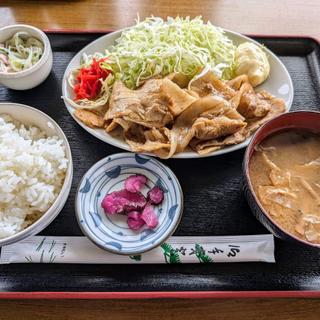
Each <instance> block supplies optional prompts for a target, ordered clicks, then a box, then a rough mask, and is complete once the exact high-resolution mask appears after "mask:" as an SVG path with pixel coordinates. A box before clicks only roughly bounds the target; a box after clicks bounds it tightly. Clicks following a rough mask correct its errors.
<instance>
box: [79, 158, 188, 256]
mask: <svg viewBox="0 0 320 320" xmlns="http://www.w3.org/2000/svg"><path fill="white" fill-rule="evenodd" d="M133 174H144V175H145V176H146V177H147V178H148V185H147V186H146V187H145V188H144V189H142V193H143V194H144V195H146V194H147V192H148V190H150V189H151V188H152V187H153V186H155V185H157V186H159V187H161V188H162V189H163V190H164V191H165V194H164V201H163V203H162V204H161V205H159V206H156V207H154V209H155V212H156V214H157V216H158V219H159V225H158V226H157V227H156V228H155V229H154V230H150V229H146V228H145V229H143V228H142V229H141V230H140V231H139V232H136V231H133V230H130V229H129V228H128V226H127V222H126V217H125V216H121V215H106V214H105V213H104V211H103V209H102V208H101V201H102V199H103V197H104V196H105V195H106V194H107V193H110V192H113V191H115V190H119V189H122V188H123V187H124V181H125V179H126V178H127V177H128V176H130V175H133ZM182 209H183V196H182V190H181V187H180V184H179V182H178V180H177V178H176V176H175V175H174V174H173V172H172V171H171V170H170V169H169V168H168V167H166V166H165V165H163V164H162V163H161V162H159V161H158V160H156V159H154V158H152V157H147V156H145V155H143V156H140V155H137V154H133V153H119V154H114V155H111V156H108V157H107V158H105V159H102V160H100V161H99V162H97V163H96V164H95V165H94V166H93V167H92V168H91V169H89V171H88V172H87V173H86V174H85V175H84V177H83V178H82V181H81V183H80V186H79V191H78V193H77V196H76V213H77V218H78V220H79V221H81V223H80V227H81V229H82V230H83V232H84V233H85V234H86V235H87V236H88V237H89V238H90V239H91V240H92V241H93V242H95V243H96V244H97V245H99V246H100V247H102V248H104V249H106V250H109V251H112V252H115V253H120V254H128V255H132V254H139V253H142V252H145V251H148V250H151V249H152V248H154V247H155V246H157V245H160V244H161V243H162V242H163V241H164V240H165V239H167V238H168V237H169V236H170V235H171V234H172V233H173V232H174V230H175V228H176V227H177V225H178V223H179V221H180V217H181V214H182Z"/></svg>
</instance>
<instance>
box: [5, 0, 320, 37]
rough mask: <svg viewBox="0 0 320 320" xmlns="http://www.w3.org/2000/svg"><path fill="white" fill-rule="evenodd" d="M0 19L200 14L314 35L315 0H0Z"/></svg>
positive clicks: (117, 22) (43, 23)
mask: <svg viewBox="0 0 320 320" xmlns="http://www.w3.org/2000/svg"><path fill="white" fill-rule="evenodd" d="M0 6H1V9H0V17H1V19H0V25H8V24H12V23H28V24H33V25H35V26H38V27H41V28H50V29H75V30H93V29H100V30H101V29H103V30H116V29H119V28H122V27H124V26H129V25H131V24H133V22H134V19H135V18H136V17H137V14H138V13H139V15H140V17H141V18H143V17H145V16H149V15H151V14H153V15H156V16H162V17H166V16H168V15H170V16H176V15H181V16H186V15H189V16H191V17H194V16H197V15H202V16H203V18H204V19H209V20H210V21H211V22H212V23H214V24H216V25H219V26H221V27H225V28H227V29H231V30H236V31H238V32H241V33H246V34H267V35H270V34H280V35H283V34H285V35H309V36H312V37H317V38H320V27H319V13H320V1H319V0H303V1H301V0H281V1H279V0H268V1H259V0H215V1H213V0H202V1H201V0H197V1H195V0H191V1H186V0H175V1H172V0H159V1H156V0H155V1H152V0H108V1H106V0H91V1H90V0H89V1H85V0H69V1H54V0H51V1H17V0H9V1H6V0H2V1H0Z"/></svg>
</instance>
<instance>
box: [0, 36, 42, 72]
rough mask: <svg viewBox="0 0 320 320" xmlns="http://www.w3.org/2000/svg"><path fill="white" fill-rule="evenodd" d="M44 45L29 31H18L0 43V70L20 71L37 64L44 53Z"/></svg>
mask: <svg viewBox="0 0 320 320" xmlns="http://www.w3.org/2000/svg"><path fill="white" fill-rule="evenodd" d="M43 49H44V45H43V43H42V42H41V41H40V40H38V39H37V38H35V37H33V36H31V34H29V33H28V32H24V31H21V32H17V33H15V34H14V35H13V37H12V38H10V39H9V40H7V41H5V43H3V44H0V71H1V72H8V73H9V72H19V71H22V70H26V69H29V68H30V67H32V66H33V65H34V64H36V63H37V62H38V61H39V60H40V58H41V57H42V54H43Z"/></svg>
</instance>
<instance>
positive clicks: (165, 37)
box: [71, 17, 236, 108]
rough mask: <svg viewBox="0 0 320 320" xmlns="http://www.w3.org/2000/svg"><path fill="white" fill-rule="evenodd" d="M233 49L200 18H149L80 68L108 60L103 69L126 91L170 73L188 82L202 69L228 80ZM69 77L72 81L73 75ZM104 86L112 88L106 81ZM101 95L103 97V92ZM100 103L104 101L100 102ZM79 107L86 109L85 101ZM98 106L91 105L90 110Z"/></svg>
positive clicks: (85, 60)
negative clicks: (186, 78)
mask: <svg viewBox="0 0 320 320" xmlns="http://www.w3.org/2000/svg"><path fill="white" fill-rule="evenodd" d="M235 49H236V47H235V46H234V45H233V43H232V41H231V40H230V39H229V38H228V37H227V36H225V35H224V32H223V30H222V29H220V28H218V27H215V26H213V25H212V24H211V23H210V22H208V23H204V22H203V20H202V18H201V17H196V18H194V19H190V18H189V17H186V18H180V17H176V18H171V17H168V18H167V20H166V21H164V20H163V19H161V18H159V17H149V18H146V19H145V20H144V21H142V22H140V21H139V20H137V23H136V25H135V26H133V27H130V28H128V29H125V30H124V31H123V32H122V34H121V36H120V37H119V38H118V39H117V40H116V44H115V45H114V46H112V47H111V48H109V49H106V51H105V53H95V54H94V55H86V54H84V55H83V57H82V61H81V66H80V68H81V67H83V66H87V65H89V64H90V63H91V62H92V59H93V58H97V59H100V58H104V57H108V60H107V61H106V62H105V63H104V67H105V68H106V69H108V70H112V72H113V75H114V80H116V79H120V80H122V81H123V82H124V83H125V85H126V86H127V87H128V88H130V89H135V88H137V87H139V86H140V85H141V84H142V83H143V82H144V81H145V80H147V79H149V78H152V77H156V76H166V75H168V74H170V73H173V72H178V73H182V74H184V75H186V76H188V77H189V79H190V80H191V79H192V78H193V77H194V76H195V75H197V74H198V73H199V72H201V70H203V68H205V67H208V68H210V69H211V70H212V71H213V72H214V73H215V74H216V75H217V76H218V77H219V78H222V79H226V80H228V79H231V78H232V77H233V73H234V71H233V69H234V55H235ZM76 71H77V70H75V72H76ZM71 78H73V79H74V74H73V75H71ZM108 87H109V89H110V88H112V83H110V81H109V83H108ZM105 93H106V95H107V91H105ZM100 98H101V97H100ZM102 101H105V99H102V100H101V99H100V102H102ZM77 102H78V101H77ZM93 103H94V102H93ZM80 104H81V102H80ZM73 105H74V104H73ZM83 105H87V106H89V107H90V103H88V101H86V102H85V103H84V104H83V103H82V107H83ZM99 105H101V104H100V103H98V104H97V103H94V108H95V107H98V106H99Z"/></svg>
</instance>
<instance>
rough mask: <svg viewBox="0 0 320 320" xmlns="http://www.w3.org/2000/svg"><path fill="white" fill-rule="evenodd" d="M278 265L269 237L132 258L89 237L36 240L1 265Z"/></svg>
mask: <svg viewBox="0 0 320 320" xmlns="http://www.w3.org/2000/svg"><path fill="white" fill-rule="evenodd" d="M250 261H260V262H275V258H274V239H273V236H272V235H270V234H262V235H248V236H218V237H171V238H169V239H168V240H167V241H166V242H165V243H163V244H162V245H161V246H159V247H157V248H155V249H153V250H151V251H149V252H146V253H143V254H140V255H133V256H125V255H118V254H113V253H109V252H107V251H104V250H103V249H100V248H99V247H97V246H96V245H95V244H93V243H92V242H91V241H90V240H88V239H87V238H86V237H51V236H35V237H30V238H27V239H25V240H22V241H20V242H18V243H14V244H11V245H7V246H4V247H2V249H1V259H0V263H1V264H8V263H84V264H161V263H167V264H177V263H217V262H250Z"/></svg>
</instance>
